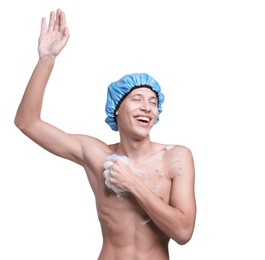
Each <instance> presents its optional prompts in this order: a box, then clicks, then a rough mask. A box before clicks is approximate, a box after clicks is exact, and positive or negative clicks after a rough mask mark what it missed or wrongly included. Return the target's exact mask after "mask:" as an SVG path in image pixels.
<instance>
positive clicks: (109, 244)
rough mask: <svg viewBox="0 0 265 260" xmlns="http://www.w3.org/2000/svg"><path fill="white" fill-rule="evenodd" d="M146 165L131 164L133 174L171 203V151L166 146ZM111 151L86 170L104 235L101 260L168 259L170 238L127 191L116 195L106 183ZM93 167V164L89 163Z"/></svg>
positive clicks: (98, 157)
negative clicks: (105, 178) (105, 166)
mask: <svg viewBox="0 0 265 260" xmlns="http://www.w3.org/2000/svg"><path fill="white" fill-rule="evenodd" d="M157 148H158V149H157V150H156V151H155V152H154V153H153V154H151V156H149V157H148V159H147V160H145V161H144V163H139V162H137V166H134V163H133V162H131V160H130V158H129V160H130V163H131V165H132V168H133V170H134V172H135V173H136V174H137V175H138V176H139V178H141V179H142V180H143V182H145V184H146V185H147V186H148V187H149V188H150V189H151V190H152V191H153V192H154V193H155V194H156V195H157V196H158V197H160V198H161V199H162V200H164V201H165V202H166V203H168V204H169V203H170V191H171V178H172V176H170V171H169V167H168V163H169V161H170V156H169V152H170V150H171V149H168V147H167V146H165V145H157ZM112 153H113V147H110V149H109V151H108V152H106V153H105V152H103V153H102V154H97V160H96V161H95V162H94V164H93V167H90V168H88V167H85V170H86V172H87V176H88V179H89V182H90V185H91V187H92V189H93V191H94V194H95V199H96V207H97V212H98V218H99V221H100V224H101V229H102V235H103V246H102V251H101V254H100V256H99V259H100V260H120V259H122V260H124V259H127V260H130V259H134V260H135V259H139V260H145V259H146V260H147V259H148V260H149V259H152V260H156V259H157V260H166V259H169V256H168V242H169V238H168V237H167V236H166V235H165V234H163V233H162V232H161V231H160V230H159V229H158V228H157V227H156V226H155V225H154V224H153V222H152V221H151V220H150V219H149V217H148V216H147V215H146V214H145V212H144V211H143V210H142V208H141V207H140V206H139V204H138V203H137V201H136V200H135V199H134V198H133V197H132V196H131V195H130V194H129V193H127V192H125V193H122V194H121V195H119V196H117V194H116V193H115V192H113V191H111V190H110V189H109V188H108V187H107V186H106V185H105V183H104V176H103V174H102V173H103V170H104V169H103V163H104V161H105V160H106V158H107V156H109V155H111V154H112ZM90 164H91V163H90Z"/></svg>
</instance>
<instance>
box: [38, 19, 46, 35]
mask: <svg viewBox="0 0 265 260" xmlns="http://www.w3.org/2000/svg"><path fill="white" fill-rule="evenodd" d="M46 32H47V26H46V18H45V17H43V18H42V19H41V30H40V33H41V34H44V33H46Z"/></svg>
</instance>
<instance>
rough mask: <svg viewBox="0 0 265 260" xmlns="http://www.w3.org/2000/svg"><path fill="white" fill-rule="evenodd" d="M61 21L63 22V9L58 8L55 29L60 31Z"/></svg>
mask: <svg viewBox="0 0 265 260" xmlns="http://www.w3.org/2000/svg"><path fill="white" fill-rule="evenodd" d="M60 22H61V10H60V9H58V10H57V12H56V19H55V24H54V31H58V30H59V28H60Z"/></svg>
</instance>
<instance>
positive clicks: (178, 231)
mask: <svg viewBox="0 0 265 260" xmlns="http://www.w3.org/2000/svg"><path fill="white" fill-rule="evenodd" d="M173 167H175V169H173V170H174V177H173V180H172V188H171V196H170V205H168V204H167V203H166V202H164V201H163V200H162V199H160V198H159V197H157V196H156V195H155V194H154V193H153V192H152V191H151V190H150V189H149V188H148V187H147V186H145V184H144V183H143V182H141V181H138V182H137V183H136V184H137V185H133V186H132V187H131V190H130V192H131V193H132V194H133V195H134V197H135V198H136V200H137V201H138V203H139V204H140V205H141V206H142V208H143V209H144V210H145V212H146V213H147V214H148V216H149V217H150V218H151V219H152V221H153V222H154V223H155V224H156V226H157V227H158V228H159V229H160V230H161V231H163V232H164V233H165V234H166V235H167V236H169V237H170V238H172V239H174V240H175V241H176V242H177V243H179V244H182V245H183V244H185V243H187V242H188V241H189V240H190V238H191V237H192V234H193V230H194V224H195V216H196V202H195V194H194V164H193V158H192V154H191V152H190V151H189V150H188V149H185V151H184V152H183V154H182V159H181V172H180V171H179V168H180V167H176V166H173ZM138 180H139V179H138Z"/></svg>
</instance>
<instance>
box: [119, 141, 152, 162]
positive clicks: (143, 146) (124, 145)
mask: <svg viewBox="0 0 265 260" xmlns="http://www.w3.org/2000/svg"><path fill="white" fill-rule="evenodd" d="M152 146H153V143H152V142H151V141H150V137H149V136H147V137H146V138H144V139H141V140H133V139H128V138H121V140H120V143H119V144H118V146H117V148H116V152H117V153H118V154H121V155H126V156H128V157H130V158H135V159H136V158H142V157H143V156H144V155H146V154H148V153H150V152H151V150H152Z"/></svg>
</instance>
